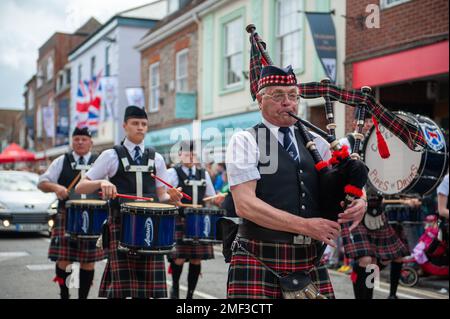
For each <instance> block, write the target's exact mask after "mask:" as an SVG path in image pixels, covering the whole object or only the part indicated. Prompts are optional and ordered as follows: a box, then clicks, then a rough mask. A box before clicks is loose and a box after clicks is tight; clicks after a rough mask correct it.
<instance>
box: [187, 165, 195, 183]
mask: <svg viewBox="0 0 450 319" xmlns="http://www.w3.org/2000/svg"><path fill="white" fill-rule="evenodd" d="M188 171H189V175H188V180H193V179H194V174H192V167H189V169H188Z"/></svg>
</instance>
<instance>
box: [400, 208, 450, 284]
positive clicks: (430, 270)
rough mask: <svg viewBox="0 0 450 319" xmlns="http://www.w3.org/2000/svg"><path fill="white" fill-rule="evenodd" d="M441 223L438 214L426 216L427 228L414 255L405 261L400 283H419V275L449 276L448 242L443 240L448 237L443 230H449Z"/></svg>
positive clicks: (415, 248)
mask: <svg viewBox="0 0 450 319" xmlns="http://www.w3.org/2000/svg"><path fill="white" fill-rule="evenodd" d="M440 224H441V222H440V221H439V219H438V216H437V215H428V216H427V217H426V218H425V230H424V232H423V234H422V235H421V236H420V238H419V242H418V243H417V245H416V246H415V247H414V250H413V253H412V256H410V257H407V258H405V259H404V261H403V267H402V273H401V277H400V284H402V285H404V286H409V287H412V286H414V285H415V284H417V282H418V280H419V275H431V276H439V277H448V262H449V259H448V258H449V256H448V243H447V242H446V241H444V240H443V237H444V238H447V236H445V234H444V235H443V232H447V231H448V230H447V229H445V228H444V227H442V228H441V227H440ZM442 225H443V224H442Z"/></svg>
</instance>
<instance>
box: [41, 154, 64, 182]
mask: <svg viewBox="0 0 450 319" xmlns="http://www.w3.org/2000/svg"><path fill="white" fill-rule="evenodd" d="M64 156H65V155H61V156H59V157H58V158H56V159H55V160H54V161H53V162H52V163H51V164H50V166H49V167H48V168H47V170H46V171H45V173H44V174H42V175H41V176H39V183H42V182H50V183H58V179H59V176H60V175H61V172H62V169H63V164H64Z"/></svg>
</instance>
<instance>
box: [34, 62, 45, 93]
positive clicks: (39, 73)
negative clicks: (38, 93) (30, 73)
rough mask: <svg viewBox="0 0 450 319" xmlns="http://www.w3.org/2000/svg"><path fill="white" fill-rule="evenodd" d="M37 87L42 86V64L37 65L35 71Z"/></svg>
mask: <svg viewBox="0 0 450 319" xmlns="http://www.w3.org/2000/svg"><path fill="white" fill-rule="evenodd" d="M36 78H37V83H36V85H37V87H38V88H40V87H41V86H42V83H43V82H44V72H43V67H42V65H39V66H38V72H37V76H36Z"/></svg>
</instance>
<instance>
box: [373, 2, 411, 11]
mask: <svg viewBox="0 0 450 319" xmlns="http://www.w3.org/2000/svg"><path fill="white" fill-rule="evenodd" d="M409 1H410V0H380V6H381V9H387V8H391V7H395V6H396V5H399V4H402V3H405V2H409Z"/></svg>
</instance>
